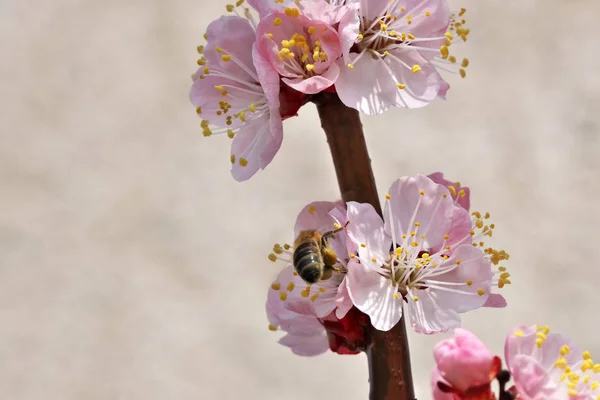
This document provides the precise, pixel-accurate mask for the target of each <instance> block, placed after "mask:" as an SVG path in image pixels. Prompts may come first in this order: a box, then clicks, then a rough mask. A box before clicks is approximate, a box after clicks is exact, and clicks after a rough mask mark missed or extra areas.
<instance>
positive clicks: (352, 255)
mask: <svg viewBox="0 0 600 400" xmlns="http://www.w3.org/2000/svg"><path fill="white" fill-rule="evenodd" d="M348 257H350V258H356V256H355V255H354V254H350V255H349V256H348Z"/></svg>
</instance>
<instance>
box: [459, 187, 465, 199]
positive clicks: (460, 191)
mask: <svg viewBox="0 0 600 400" xmlns="http://www.w3.org/2000/svg"><path fill="white" fill-rule="evenodd" d="M466 195H467V194H466V193H465V191H464V190H463V189H460V190H459V191H458V197H461V198H462V197H465V196H466Z"/></svg>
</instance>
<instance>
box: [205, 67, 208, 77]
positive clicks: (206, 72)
mask: <svg viewBox="0 0 600 400" xmlns="http://www.w3.org/2000/svg"><path fill="white" fill-rule="evenodd" d="M204 73H205V74H206V75H208V65H207V66H206V67H204Z"/></svg>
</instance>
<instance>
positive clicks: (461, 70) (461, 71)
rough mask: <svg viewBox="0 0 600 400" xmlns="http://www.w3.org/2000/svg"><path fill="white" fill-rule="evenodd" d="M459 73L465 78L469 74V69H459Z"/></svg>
mask: <svg viewBox="0 0 600 400" xmlns="http://www.w3.org/2000/svg"><path fill="white" fill-rule="evenodd" d="M458 73H459V74H460V77H461V78H464V77H466V76H467V71H465V70H464V69H463V68H461V69H459V70H458Z"/></svg>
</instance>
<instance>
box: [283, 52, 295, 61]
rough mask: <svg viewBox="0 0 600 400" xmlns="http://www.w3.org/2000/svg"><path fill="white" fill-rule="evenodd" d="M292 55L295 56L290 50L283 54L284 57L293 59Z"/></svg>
mask: <svg viewBox="0 0 600 400" xmlns="http://www.w3.org/2000/svg"><path fill="white" fill-rule="evenodd" d="M294 57H296V55H295V54H294V53H292V52H290V53H287V54H286V55H285V58H287V59H288V60H291V59H293V58H294Z"/></svg>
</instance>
